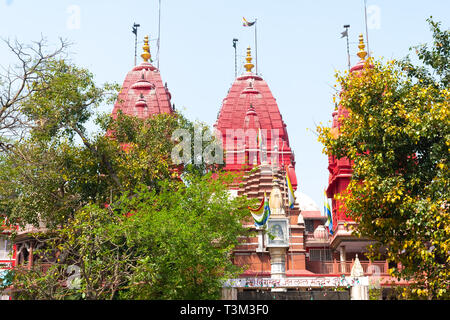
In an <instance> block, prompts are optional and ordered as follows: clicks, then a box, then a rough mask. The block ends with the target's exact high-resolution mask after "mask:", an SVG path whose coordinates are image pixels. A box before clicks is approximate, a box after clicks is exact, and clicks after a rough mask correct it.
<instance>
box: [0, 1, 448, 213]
mask: <svg viewBox="0 0 450 320" xmlns="http://www.w3.org/2000/svg"><path fill="white" fill-rule="evenodd" d="M363 4H364V0H341V1H332V0H327V1H325V0H322V1H321V0H318V1H312V0H291V1H289V0H279V1H273V0H272V1H269V0H247V1H239V0H226V1H225V0H214V1H212V0H209V1H208V0H192V1H187V0H162V13H161V52H160V69H161V75H162V78H163V81H164V82H167V83H168V87H169V89H170V91H171V93H172V97H173V100H172V102H173V103H175V104H176V107H177V109H181V108H182V109H184V114H185V115H187V116H188V117H189V118H190V119H192V120H201V121H203V122H206V123H208V124H209V125H212V124H213V123H214V122H215V120H216V117H217V113H218V111H219V109H220V106H221V102H222V99H223V98H224V97H225V96H226V94H227V91H228V89H229V88H230V86H231V84H232V82H233V80H234V49H233V47H232V39H233V38H238V39H239V42H238V54H239V66H238V70H240V71H241V72H242V70H243V68H242V61H243V55H244V54H245V48H246V47H247V46H248V45H250V46H252V48H253V46H254V33H253V28H244V27H242V17H243V16H245V17H246V18H247V19H248V20H250V21H252V20H253V19H254V18H257V19H258V71H259V73H260V74H261V75H262V76H263V77H264V79H265V80H266V81H267V82H268V84H269V87H270V88H271V90H272V93H273V95H274V96H275V98H276V99H277V102H278V107H279V108H280V111H281V114H282V116H283V119H284V121H285V123H286V124H287V130H288V134H289V139H290V143H291V147H292V148H293V150H294V152H295V156H296V161H297V164H296V172H297V179H298V182H299V188H300V189H301V191H302V192H304V193H306V194H308V195H310V196H311V197H312V198H313V199H314V200H315V201H316V202H317V204H318V205H319V207H320V208H321V207H322V205H323V189H324V187H326V185H327V181H328V171H327V158H326V156H325V155H323V154H322V146H321V144H320V143H319V142H317V138H316V136H315V135H314V134H313V133H312V132H311V131H308V129H311V130H313V129H314V128H315V124H316V123H320V122H323V123H328V121H330V119H331V112H332V111H333V103H332V95H333V91H334V90H333V89H332V87H333V84H334V83H335V80H334V73H335V70H345V69H346V68H347V53H346V42H345V39H341V38H340V33H341V32H342V31H343V25H344V24H350V26H351V27H350V30H349V36H350V51H351V55H352V56H351V60H352V65H353V64H354V63H356V62H357V57H356V55H355V54H356V52H357V43H356V42H357V39H358V34H359V33H363V34H364V36H365V27H364V5H363ZM367 7H368V8H370V11H369V12H368V13H369V15H368V18H369V27H370V28H369V45H370V51H371V52H372V54H373V56H375V57H385V58H387V59H390V58H401V57H404V56H405V55H406V54H408V48H409V47H410V46H412V45H416V44H419V43H425V42H429V41H430V39H431V33H430V31H429V27H428V24H427V23H426V21H425V19H426V18H427V17H429V16H430V15H432V16H433V17H434V18H435V20H438V21H442V23H443V27H444V28H448V27H449V20H450V17H449V13H450V1H448V0H430V1H419V0H415V1H412V0H398V1H389V0H367ZM157 9H158V0H147V1H140V0H127V1H125V0H114V1H111V0H109V1H107V0H90V1H88V0H70V1H66V0H58V1H55V0H54V1H50V0H0V37H1V38H12V39H14V38H17V39H18V40H19V41H21V42H30V41H32V40H37V39H39V38H40V35H41V34H42V35H44V36H45V37H47V38H48V40H49V41H50V42H51V43H56V42H57V39H58V37H63V38H67V39H68V40H70V41H72V42H74V43H75V44H74V45H73V47H72V48H71V52H72V53H73V54H72V59H73V61H74V62H75V63H77V64H79V65H81V66H84V67H87V68H89V69H90V70H91V71H92V72H93V74H94V75H95V78H96V80H97V81H98V82H99V83H103V82H106V81H108V82H112V81H114V82H118V83H119V84H122V82H123V79H124V77H125V75H126V73H127V72H128V71H129V70H130V69H131V68H132V66H133V62H134V34H132V33H131V26H132V25H133V22H137V23H139V24H140V25H141V27H140V28H139V41H140V44H139V49H138V52H139V53H140V51H141V50H140V47H141V46H142V44H141V43H142V38H143V36H144V35H145V34H149V35H150V38H151V39H153V38H156V37H157V31H158V11H157ZM77 10H79V19H77V17H76V14H77ZM78 22H79V23H78ZM151 50H152V55H153V58H155V57H156V42H155V41H152V42H151ZM11 62H12V60H11V56H10V55H8V54H7V52H6V50H5V46H4V45H2V44H0V65H3V66H4V65H8V64H10V63H11ZM102 110H105V111H110V110H112V106H105V107H104V108H102Z"/></svg>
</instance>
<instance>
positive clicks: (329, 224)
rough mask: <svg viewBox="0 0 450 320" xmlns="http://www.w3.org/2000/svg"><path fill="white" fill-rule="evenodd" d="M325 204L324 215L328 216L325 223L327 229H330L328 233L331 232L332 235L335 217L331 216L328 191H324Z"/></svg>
mask: <svg viewBox="0 0 450 320" xmlns="http://www.w3.org/2000/svg"><path fill="white" fill-rule="evenodd" d="M323 193H324V204H323V211H324V212H323V213H324V214H325V215H326V217H327V222H326V223H325V227H328V231H329V232H330V234H331V235H332V234H333V217H332V216H331V208H330V203H329V201H328V197H327V191H326V190H324V191H323Z"/></svg>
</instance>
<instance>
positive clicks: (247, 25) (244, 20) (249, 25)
mask: <svg viewBox="0 0 450 320" xmlns="http://www.w3.org/2000/svg"><path fill="white" fill-rule="evenodd" d="M255 23H256V20H255V21H253V22H248V21H247V20H246V19H245V18H244V17H242V25H243V26H244V27H251V26H252V25H254V24H255Z"/></svg>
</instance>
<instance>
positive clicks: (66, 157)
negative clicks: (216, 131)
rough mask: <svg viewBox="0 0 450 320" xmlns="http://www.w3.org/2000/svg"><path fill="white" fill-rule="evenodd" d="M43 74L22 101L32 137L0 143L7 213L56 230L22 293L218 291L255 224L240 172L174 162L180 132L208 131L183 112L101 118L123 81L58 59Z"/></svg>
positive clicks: (12, 219) (21, 283)
mask: <svg viewBox="0 0 450 320" xmlns="http://www.w3.org/2000/svg"><path fill="white" fill-rule="evenodd" d="M38 75H39V77H40V79H42V81H40V82H36V83H33V84H31V85H32V86H33V91H32V92H31V93H30V94H29V95H27V96H26V97H24V98H23V99H21V100H19V101H17V102H16V103H18V104H19V105H20V106H19V107H17V108H18V109H19V110H20V112H21V117H22V118H23V119H26V120H27V124H28V125H27V128H26V135H25V136H24V137H23V138H21V139H16V140H14V139H10V140H9V141H8V143H1V144H0V149H1V150H0V151H1V152H0V182H1V183H0V212H2V214H4V215H6V217H7V218H8V222H9V223H10V224H11V225H20V226H25V225H27V224H33V225H35V226H38V225H42V224H43V225H45V226H46V228H47V229H48V230H47V231H46V232H45V233H44V234H36V235H35V238H36V240H37V241H41V242H43V244H44V247H43V248H42V249H41V250H40V251H39V252H38V253H37V254H39V255H40V262H41V263H44V264H41V265H39V264H38V265H37V266H36V268H34V269H32V270H27V269H23V268H17V269H16V270H15V271H14V277H13V286H14V288H15V290H17V291H16V297H17V298H20V299H79V298H84V299H116V298H125V299H134V298H136V299H144V298H145V299H171V298H177V299H182V298H190V299H204V298H217V297H218V295H219V293H220V288H221V280H222V279H224V278H227V277H231V276H236V275H237V274H236V272H237V271H239V270H238V268H236V267H234V266H233V265H232V263H231V259H230V256H229V255H230V253H231V250H232V248H233V247H234V245H236V243H237V239H238V236H239V235H242V234H244V233H245V230H244V229H243V227H242V225H241V223H240V222H241V220H242V218H243V217H244V216H245V215H246V214H247V210H246V208H247V205H246V200H245V199H242V198H237V199H231V198H230V197H229V194H228V192H227V191H226V187H227V186H228V185H229V179H231V178H232V177H231V176H230V177H228V178H226V179H225V176H223V175H222V174H221V173H220V172H218V171H217V169H219V168H220V167H219V166H216V165H206V164H204V163H201V164H198V163H195V162H191V163H188V164H185V165H179V164H174V163H172V160H171V152H172V150H173V149H174V147H175V146H176V145H177V143H178V142H179V141H175V140H173V139H172V136H173V133H174V132H175V130H178V129H184V130H186V131H187V132H189V134H190V135H191V136H192V137H193V136H194V131H195V130H200V132H202V136H203V134H204V133H208V132H209V129H208V128H207V127H206V126H204V125H202V124H194V123H192V122H190V121H188V120H187V119H186V118H184V117H183V116H182V115H181V114H179V113H177V114H161V115H154V116H152V117H150V118H148V119H139V118H136V117H131V116H127V115H124V114H121V113H119V114H118V116H117V118H116V119H113V118H112V117H111V116H110V115H98V114H96V107H97V106H99V105H100V104H101V103H103V102H110V101H112V100H114V99H115V92H116V89H117V86H115V85H108V84H107V85H104V86H101V87H99V86H97V85H96V84H95V83H94V81H93V75H92V74H91V73H90V72H89V71H88V70H86V69H81V68H78V67H76V66H74V65H73V64H70V63H68V62H67V61H65V60H57V59H49V61H48V62H47V64H46V68H44V69H42V70H40V71H39V74H38ZM90 120H95V122H96V123H97V124H98V127H99V130H98V132H96V133H89V132H88V130H87V129H86V124H87V123H88V121H90ZM193 143H194V141H193V140H192V141H191V145H190V147H191V148H190V150H193ZM215 143H216V142H215V141H214V139H212V141H211V142H210V143H209V145H215ZM210 171H214V172H215V174H214V179H213V178H212V177H211V173H208V172H210ZM180 176H181V177H182V180H181V179H180ZM74 268H75V269H76V270H75V269H74ZM74 270H75V271H76V275H77V276H76V278H77V279H78V280H76V283H75V284H76V285H74V283H73V282H71V281H69V282H68V281H67V278H68V277H70V278H73V276H74V275H73V274H70V273H71V272H72V273H73V272H74Z"/></svg>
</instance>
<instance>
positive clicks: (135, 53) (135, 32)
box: [131, 23, 141, 65]
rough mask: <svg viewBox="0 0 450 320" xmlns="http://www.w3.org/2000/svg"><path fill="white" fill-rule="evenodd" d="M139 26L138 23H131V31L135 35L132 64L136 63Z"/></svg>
mask: <svg viewBox="0 0 450 320" xmlns="http://www.w3.org/2000/svg"><path fill="white" fill-rule="evenodd" d="M140 26H141V25H140V24H137V23H134V24H133V29H132V31H131V32H133V33H134V35H135V40H134V65H136V64H137V32H138V28H139V27H140Z"/></svg>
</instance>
